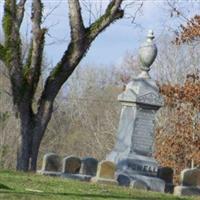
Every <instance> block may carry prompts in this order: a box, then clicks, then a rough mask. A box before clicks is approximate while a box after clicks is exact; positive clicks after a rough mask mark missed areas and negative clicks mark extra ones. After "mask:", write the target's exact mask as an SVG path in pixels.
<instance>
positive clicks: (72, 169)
mask: <svg viewBox="0 0 200 200" xmlns="http://www.w3.org/2000/svg"><path fill="white" fill-rule="evenodd" d="M81 163H82V162H81V159H80V158H79V157H76V156H68V157H65V158H64V159H63V169H62V175H61V176H62V177H63V178H70V179H76V180H79V181H90V179H91V177H92V176H88V175H83V174H80V169H81Z"/></svg>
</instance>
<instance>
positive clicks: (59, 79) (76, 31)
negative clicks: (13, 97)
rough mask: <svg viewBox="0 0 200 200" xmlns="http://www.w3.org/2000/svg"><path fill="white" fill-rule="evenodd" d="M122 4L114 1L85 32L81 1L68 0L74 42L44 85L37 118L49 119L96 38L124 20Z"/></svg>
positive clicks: (119, 1)
mask: <svg viewBox="0 0 200 200" xmlns="http://www.w3.org/2000/svg"><path fill="white" fill-rule="evenodd" d="M122 1H123V0H112V1H111V2H110V3H109V5H108V7H107V9H106V11H105V14H104V15H103V16H101V17H100V18H99V19H98V20H96V21H95V22H94V23H93V24H91V26H90V27H89V28H87V29H86V30H84V25H83V21H82V17H81V12H80V5H79V1H77V0H69V8H70V15H69V17H70V25H71V36H72V38H71V42H70V43H69V46H68V48H67V50H66V52H65V53H64V55H63V57H62V59H61V61H60V62H59V63H58V64H57V65H56V66H55V67H54V69H53V70H52V71H51V73H50V75H49V77H48V78H47V80H46V82H45V87H44V90H43V92H42V95H41V97H40V100H39V102H38V104H39V107H38V112H37V116H38V118H39V116H40V117H41V115H42V116H43V117H44V118H48V117H49V113H51V112H52V110H53V102H54V99H55V97H56V95H57V94H58V92H59V90H60V88H61V87H62V85H63V84H64V82H65V81H66V80H67V79H68V78H69V76H70V75H71V74H72V72H73V71H74V69H75V68H76V67H77V65H78V64H79V62H80V60H81V59H82V58H83V56H84V55H85V54H86V53H87V50H88V49H89V47H90V45H91V43H92V41H93V40H94V39H95V38H96V36H97V35H98V34H99V33H100V32H102V31H103V30H105V28H106V27H108V26H109V25H110V24H111V23H112V22H114V21H116V20H117V19H119V18H122V17H123V14H124V12H123V10H121V9H120V6H121V3H122ZM45 116H46V117H45ZM41 123H43V122H41ZM44 123H45V121H44Z"/></svg>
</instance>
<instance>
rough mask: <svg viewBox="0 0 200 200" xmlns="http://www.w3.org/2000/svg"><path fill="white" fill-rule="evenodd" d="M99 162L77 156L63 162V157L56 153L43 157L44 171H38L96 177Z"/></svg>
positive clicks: (67, 158)
mask: <svg viewBox="0 0 200 200" xmlns="http://www.w3.org/2000/svg"><path fill="white" fill-rule="evenodd" d="M97 165H98V160H96V159H95V158H92V157H85V158H82V159H80V158H79V157H76V156H73V155H72V156H67V157H65V158H63V160H62V161H61V157H60V156H58V155H57V154H55V153H48V154H45V155H44V157H43V163H42V169H41V170H40V171H38V172H39V173H42V174H47V175H48V173H49V175H54V174H55V175H59V174H61V173H62V174H84V175H91V176H95V175H96V171H97Z"/></svg>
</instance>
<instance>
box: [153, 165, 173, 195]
mask: <svg viewBox="0 0 200 200" xmlns="http://www.w3.org/2000/svg"><path fill="white" fill-rule="evenodd" d="M157 176H158V178H160V179H162V180H164V181H165V192H166V193H173V192H174V185H173V169H172V168H170V167H160V168H159V169H158V173H157Z"/></svg>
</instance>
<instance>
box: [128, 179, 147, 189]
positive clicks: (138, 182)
mask: <svg viewBox="0 0 200 200" xmlns="http://www.w3.org/2000/svg"><path fill="white" fill-rule="evenodd" d="M130 187H131V188H134V189H138V190H148V186H147V184H146V183H145V182H143V181H141V180H133V181H131V183H130Z"/></svg>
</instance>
